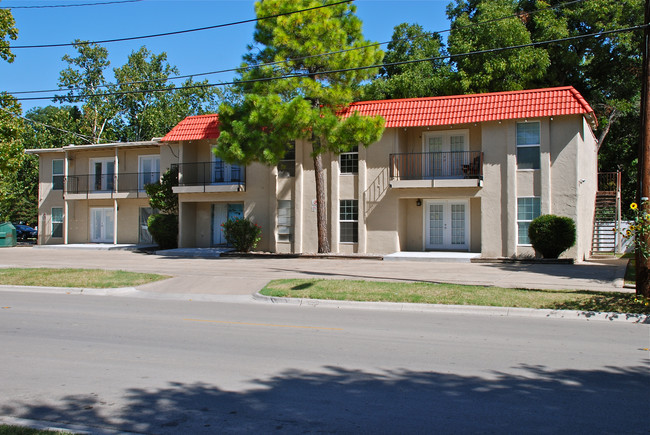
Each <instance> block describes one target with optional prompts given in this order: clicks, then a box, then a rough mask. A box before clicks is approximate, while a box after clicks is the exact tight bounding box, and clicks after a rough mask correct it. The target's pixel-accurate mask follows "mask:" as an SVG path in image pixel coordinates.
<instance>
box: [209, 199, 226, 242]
mask: <svg viewBox="0 0 650 435" xmlns="http://www.w3.org/2000/svg"><path fill="white" fill-rule="evenodd" d="M227 220H228V204H212V245H213V246H216V245H225V244H226V238H225V237H224V236H223V227H222V226H221V224H223V223H224V222H226V221H227Z"/></svg>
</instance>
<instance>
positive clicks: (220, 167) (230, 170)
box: [211, 147, 242, 184]
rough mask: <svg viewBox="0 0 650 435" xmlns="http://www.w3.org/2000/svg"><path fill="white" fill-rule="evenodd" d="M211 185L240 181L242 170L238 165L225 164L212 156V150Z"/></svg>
mask: <svg viewBox="0 0 650 435" xmlns="http://www.w3.org/2000/svg"><path fill="white" fill-rule="evenodd" d="M211 154H212V175H211V177H212V180H211V182H212V184H221V183H223V184H230V183H238V182H241V181H242V174H241V171H242V168H241V166H239V165H231V164H230V163H226V162H224V161H223V160H221V159H220V158H218V157H217V156H215V154H214V147H213V148H212V153H211Z"/></svg>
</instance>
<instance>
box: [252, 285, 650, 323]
mask: <svg viewBox="0 0 650 435" xmlns="http://www.w3.org/2000/svg"><path fill="white" fill-rule="evenodd" d="M253 298H254V299H255V300H256V301H259V302H266V303H272V304H286V305H298V306H300V307H309V308H319V307H322V308H354V309H369V310H385V311H405V312H428V313H443V314H467V315H487V316H499V317H531V318H555V319H569V320H595V321H607V322H627V323H639V324H647V325H650V315H647V314H621V313H601V312H596V311H578V310H547V309H535V308H513V307H483V306H476V305H442V304H413V303H400V302H358V301H333V300H322V299H302V298H281V297H275V296H265V295H262V294H260V293H259V292H258V293H255V294H254V295H253Z"/></svg>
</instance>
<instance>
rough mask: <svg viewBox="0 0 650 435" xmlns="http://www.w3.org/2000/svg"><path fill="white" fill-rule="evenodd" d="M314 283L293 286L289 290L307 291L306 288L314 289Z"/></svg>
mask: <svg viewBox="0 0 650 435" xmlns="http://www.w3.org/2000/svg"><path fill="white" fill-rule="evenodd" d="M315 284H316V282H314V281H311V282H303V283H302V284H298V285H294V286H293V287H291V290H307V289H308V288H312V287H314V285H315Z"/></svg>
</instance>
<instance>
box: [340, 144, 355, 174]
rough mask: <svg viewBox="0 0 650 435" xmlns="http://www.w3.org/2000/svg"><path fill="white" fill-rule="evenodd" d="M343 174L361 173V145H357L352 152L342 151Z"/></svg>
mask: <svg viewBox="0 0 650 435" xmlns="http://www.w3.org/2000/svg"><path fill="white" fill-rule="evenodd" d="M339 163H340V165H341V174H358V173H359V147H358V146H355V147H354V148H352V150H351V151H350V152H347V153H341V155H340V156H339Z"/></svg>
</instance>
